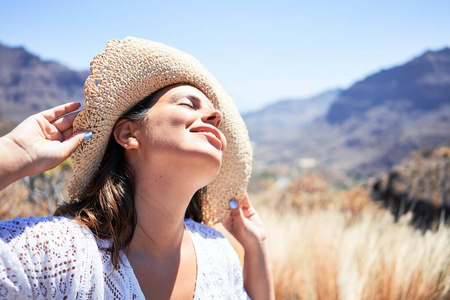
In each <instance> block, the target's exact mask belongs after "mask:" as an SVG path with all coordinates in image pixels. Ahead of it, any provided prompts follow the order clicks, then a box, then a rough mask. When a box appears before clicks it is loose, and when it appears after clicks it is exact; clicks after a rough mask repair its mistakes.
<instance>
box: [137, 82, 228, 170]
mask: <svg viewBox="0 0 450 300" xmlns="http://www.w3.org/2000/svg"><path fill="white" fill-rule="evenodd" d="M158 97H159V98H158V100H157V101H156V103H155V104H154V105H153V106H152V107H151V109H150V110H149V111H148V112H147V115H146V117H145V119H144V120H143V121H142V122H141V123H139V124H138V125H137V126H138V130H137V131H136V137H137V138H138V141H139V145H140V148H139V151H140V154H139V155H140V160H139V163H142V162H143V160H144V161H146V162H148V163H149V165H150V166H152V167H154V166H157V165H161V164H166V165H167V164H172V165H173V164H179V165H180V166H183V165H184V166H186V167H203V168H205V167H208V168H211V167H213V166H214V168H215V169H216V170H215V173H214V175H215V174H216V173H217V171H218V170H219V168H220V165H221V162H222V155H223V151H224V149H225V147H226V139H225V136H224V135H223V133H222V132H221V131H220V130H219V129H218V128H219V126H220V123H221V121H222V113H221V112H220V111H218V110H217V109H215V108H214V107H213V105H212V103H211V101H209V99H208V98H207V97H206V96H205V95H204V94H203V93H202V92H201V91H200V90H198V89H197V88H194V87H192V86H189V85H177V86H173V87H168V88H165V89H163V90H161V91H160V92H158Z"/></svg>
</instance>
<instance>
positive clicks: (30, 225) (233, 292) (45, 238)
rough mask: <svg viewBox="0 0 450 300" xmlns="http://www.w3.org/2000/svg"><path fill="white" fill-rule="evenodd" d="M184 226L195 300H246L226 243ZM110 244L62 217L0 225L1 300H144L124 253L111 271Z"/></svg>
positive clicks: (190, 224) (207, 231)
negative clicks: (190, 252) (194, 266)
mask: <svg viewBox="0 0 450 300" xmlns="http://www.w3.org/2000/svg"><path fill="white" fill-rule="evenodd" d="M185 224H186V227H187V229H188V230H189V232H190V233H191V237H192V241H193V243H194V248H195V252H196V257H197V280H196V285H195V294H194V299H248V296H247V294H246V292H245V290H244V285H243V279H242V269H241V266H240V264H239V259H238V257H237V254H236V252H235V251H234V249H233V248H232V247H231V245H230V243H229V242H228V241H227V240H226V239H225V238H224V237H223V235H222V234H220V233H219V232H218V231H216V230H214V229H213V228H211V227H208V226H206V225H202V224H199V223H196V222H194V221H192V220H185ZM109 243H110V242H109V241H106V240H98V239H96V238H95V237H94V235H93V234H92V232H91V231H90V230H89V229H88V228H87V227H85V226H83V225H80V224H78V223H76V222H75V221H73V220H71V219H68V218H65V217H40V218H33V217H31V218H28V219H19V218H15V219H13V220H10V221H5V222H0V299H144V295H143V293H142V291H141V288H140V287H139V283H138V281H137V279H136V277H135V275H134V273H133V269H132V268H131V266H130V264H129V262H128V260H127V257H126V256H125V254H124V253H123V252H121V253H120V256H121V262H120V265H119V269H117V270H113V267H112V264H111V260H110V255H109V253H108V252H106V251H104V250H102V248H105V247H108V245H109ZM111 272H112V273H111Z"/></svg>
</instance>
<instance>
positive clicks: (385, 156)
mask: <svg viewBox="0 0 450 300" xmlns="http://www.w3.org/2000/svg"><path fill="white" fill-rule="evenodd" d="M280 105H282V103H280ZM278 110H281V109H278ZM266 114H267V112H266ZM252 118H253V119H256V120H257V119H258V115H255V114H254V115H252ZM267 118H268V116H267V115H265V114H262V115H261V119H262V120H264V119H267ZM277 118H279V119H285V120H290V121H292V123H290V124H289V125H290V127H289V128H279V129H281V130H279V131H278V134H274V133H273V132H271V134H270V135H264V134H262V133H264V132H267V131H268V130H265V131H261V130H260V129H254V128H253V127H254V126H255V125H253V124H252V123H249V124H248V125H249V132H250V133H252V132H255V130H259V133H260V134H258V135H253V136H252V141H253V142H254V152H255V171H256V172H259V171H261V170H263V169H264V168H266V167H267V165H270V164H272V165H280V164H284V165H287V166H290V167H298V168H301V167H302V162H303V161H305V159H307V160H308V161H310V162H311V161H312V162H313V163H310V164H308V166H309V167H314V166H315V167H316V168H320V169H323V170H326V171H327V172H331V173H334V174H335V175H337V176H341V175H342V174H346V175H350V176H351V177H353V178H366V177H368V176H373V175H378V174H380V173H382V172H384V171H386V170H387V169H389V168H390V167H391V166H393V165H394V164H396V163H398V162H400V161H401V160H402V159H404V158H405V157H407V156H408V155H409V154H410V153H411V151H414V150H417V149H420V148H423V147H427V146H436V145H438V144H440V143H442V142H444V141H445V140H447V139H448V138H449V137H450V50H449V49H448V48H446V49H443V50H441V51H434V52H431V51H429V52H426V53H425V54H423V55H421V56H419V57H417V58H415V59H413V60H411V61H410V62H407V63H405V64H403V65H401V66H396V67H393V68H391V69H388V70H383V71H381V72H378V73H376V74H373V75H370V76H368V77H367V78H365V79H363V80H361V81H359V82H357V83H355V84H354V85H353V86H351V87H350V88H348V89H347V90H344V91H342V92H341V93H340V95H339V96H338V97H337V99H336V100H335V101H334V102H333V103H332V104H331V106H330V109H329V111H328V112H327V113H326V114H325V116H324V117H323V118H322V119H318V120H316V121H315V122H314V123H313V124H310V125H309V126H307V127H306V128H305V127H303V126H296V124H301V115H300V114H299V113H298V112H297V111H294V110H288V109H287V110H285V113H284V114H283V115H280V114H278V115H277ZM293 120H297V121H296V122H297V123H296V122H294V121H293ZM254 123H255V124H257V122H254ZM272 130H274V131H275V132H276V128H273V129H272ZM257 132H258V131H257Z"/></svg>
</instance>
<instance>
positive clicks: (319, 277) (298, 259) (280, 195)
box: [0, 170, 450, 300]
mask: <svg viewBox="0 0 450 300" xmlns="http://www.w3.org/2000/svg"><path fill="white" fill-rule="evenodd" d="M46 176H47V177H49V180H50V181H51V180H54V178H57V177H60V176H61V174H60V173H59V171H58V170H56V171H53V173H47V174H46ZM52 176H53V177H52ZM64 176H66V175H64ZM261 191H262V192H260V193H258V194H255V193H254V194H252V195H250V196H251V199H252V202H253V204H254V205H255V206H256V207H257V209H258V211H259V213H260V214H261V217H262V219H263V220H264V222H265V225H266V229H267V233H268V246H269V253H270V255H271V262H272V268H273V275H274V283H275V292H276V297H277V299H317V300H322V299H331V300H333V299H340V300H347V299H350V300H358V299H380V300H381V299H387V300H389V299H413V300H414V299H449V298H448V292H449V289H450V228H448V227H445V226H443V225H442V226H440V227H439V229H438V230H435V231H427V232H426V233H423V232H421V231H418V230H415V229H414V228H413V227H412V226H410V225H409V220H410V218H411V215H406V216H404V217H402V218H401V219H400V221H399V222H394V219H393V217H392V215H391V214H390V213H389V212H388V211H387V210H385V209H382V208H380V207H379V206H378V204H376V203H374V202H372V201H371V199H370V197H369V192H368V189H365V188H362V187H354V188H352V189H349V190H338V189H336V188H334V187H333V185H332V183H330V182H329V181H327V180H326V179H325V178H324V177H323V176H321V175H318V174H310V175H308V176H305V177H300V178H298V179H296V180H293V181H292V182H291V183H289V184H287V185H286V184H285V185H283V186H282V187H280V186H279V185H277V184H275V183H270V182H266V183H265V188H264V189H261ZM26 199H30V197H29V192H28V190H27V187H26V185H25V184H24V183H20V182H19V183H15V184H13V185H11V186H10V187H8V188H7V189H5V190H3V191H2V192H0V201H1V203H0V219H7V218H11V217H13V216H22V217H27V216H29V215H35V216H39V215H44V214H51V213H52V210H53V209H54V207H56V204H57V202H58V201H57V199H54V200H52V201H48V199H47V200H46V201H43V200H45V199H41V200H40V201H28V200H26ZM52 203H53V204H52ZM227 236H229V235H227ZM232 243H233V245H234V246H235V247H236V249H237V251H238V254H239V255H240V256H241V257H242V255H243V251H242V248H240V246H239V245H237V243H236V242H235V241H232Z"/></svg>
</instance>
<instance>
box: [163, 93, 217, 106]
mask: <svg viewBox="0 0 450 300" xmlns="http://www.w3.org/2000/svg"><path fill="white" fill-rule="evenodd" d="M182 98H188V99H189V100H191V101H194V102H197V103H205V101H203V100H202V99H200V98H199V97H197V96H195V95H191V94H186V93H178V94H175V95H173V96H172V97H170V102H172V103H175V102H177V101H178V100H180V99H182ZM208 102H209V103H211V101H208ZM208 106H209V107H211V108H214V105H213V104H212V103H211V105H208Z"/></svg>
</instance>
